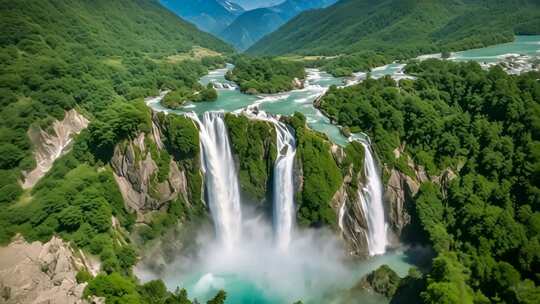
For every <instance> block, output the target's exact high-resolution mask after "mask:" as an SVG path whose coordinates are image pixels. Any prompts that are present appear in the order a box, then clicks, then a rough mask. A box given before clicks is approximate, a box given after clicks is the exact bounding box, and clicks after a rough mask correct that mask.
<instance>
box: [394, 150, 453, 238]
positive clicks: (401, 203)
mask: <svg viewBox="0 0 540 304" xmlns="http://www.w3.org/2000/svg"><path fill="white" fill-rule="evenodd" d="M402 150H403V148H398V149H396V150H395V151H394V154H395V155H396V158H399V157H407V164H408V167H409V169H410V170H408V171H409V175H407V174H405V173H403V172H400V171H399V170H397V169H395V168H394V169H391V170H388V169H386V170H387V172H389V176H390V177H389V178H388V182H387V184H386V188H385V191H384V202H385V209H386V211H387V222H388V224H389V228H390V233H389V236H390V241H391V243H393V244H397V243H399V239H400V238H401V236H402V233H403V231H404V229H405V228H406V226H407V225H408V224H410V221H411V216H410V214H409V212H410V210H412V208H414V205H413V202H412V200H413V198H414V196H415V195H416V194H417V193H418V190H419V189H420V186H421V185H422V183H424V182H428V181H431V182H433V183H435V184H438V185H440V186H441V189H442V191H443V194H444V193H446V189H447V188H448V184H449V182H450V181H451V180H452V179H454V178H455V177H456V174H455V173H454V171H453V170H452V169H450V168H447V169H446V170H444V171H443V172H441V174H440V175H438V176H429V175H428V174H427V173H426V171H425V169H424V167H423V166H420V165H417V164H415V163H414V162H413V161H412V160H411V159H410V158H409V157H408V156H407V155H404V154H403V151H402Z"/></svg>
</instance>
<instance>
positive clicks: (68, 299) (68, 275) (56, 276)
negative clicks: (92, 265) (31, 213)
mask: <svg viewBox="0 0 540 304" xmlns="http://www.w3.org/2000/svg"><path fill="white" fill-rule="evenodd" d="M85 268H87V266H86V265H85V263H84V261H83V259H81V258H79V257H77V255H76V254H75V252H74V251H73V250H72V249H71V247H70V246H69V245H68V244H67V243H65V242H64V241H62V240H61V239H59V238H57V237H53V238H52V239H51V240H50V241H49V242H47V243H45V244H43V243H41V242H34V243H31V244H29V243H27V242H25V241H24V240H22V239H18V240H15V241H14V242H12V243H11V244H10V245H9V246H7V247H0V303H7V304H11V303H13V304H15V303H17V304H20V303H57V304H68V303H69V304H73V303H86V301H84V300H81V297H82V294H83V290H84V288H85V287H86V283H82V284H79V283H77V280H76V279H75V276H76V274H77V271H78V270H81V269H85Z"/></svg>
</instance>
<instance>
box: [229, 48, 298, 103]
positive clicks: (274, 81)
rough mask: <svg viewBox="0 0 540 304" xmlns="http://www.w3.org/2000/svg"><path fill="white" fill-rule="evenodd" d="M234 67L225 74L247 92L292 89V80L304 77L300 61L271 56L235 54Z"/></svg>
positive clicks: (270, 91) (278, 91) (256, 92)
mask: <svg viewBox="0 0 540 304" xmlns="http://www.w3.org/2000/svg"><path fill="white" fill-rule="evenodd" d="M233 62H234V64H235V67H234V69H233V70H232V71H230V72H228V73H227V75H226V78H227V80H230V81H234V82H236V83H237V84H238V86H239V87H240V90H241V91H242V92H244V93H247V94H260V93H265V94H274V93H280V92H285V91H290V90H293V89H295V88H297V87H295V83H294V80H295V79H298V80H299V81H300V82H301V81H303V79H304V78H305V71H304V66H303V64H302V63H301V62H296V61H289V60H281V59H277V58H272V57H246V56H237V57H235V59H234V61H233Z"/></svg>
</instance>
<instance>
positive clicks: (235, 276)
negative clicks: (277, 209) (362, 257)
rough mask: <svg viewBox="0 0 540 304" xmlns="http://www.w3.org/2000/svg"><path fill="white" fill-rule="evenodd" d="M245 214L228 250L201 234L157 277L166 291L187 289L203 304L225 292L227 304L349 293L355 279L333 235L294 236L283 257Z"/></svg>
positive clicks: (264, 227)
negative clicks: (194, 246)
mask: <svg viewBox="0 0 540 304" xmlns="http://www.w3.org/2000/svg"><path fill="white" fill-rule="evenodd" d="M248 210H249V208H244V210H243V211H244V213H245V214H246V213H251V215H247V216H245V217H244V218H245V220H244V224H243V227H242V228H243V232H244V233H243V234H242V238H241V239H240V241H239V242H238V243H237V244H236V246H235V247H234V248H233V249H232V250H229V248H227V247H226V246H224V245H223V244H222V243H221V242H216V241H215V239H214V235H213V234H212V233H208V232H201V233H200V234H199V235H198V237H197V244H198V250H197V252H196V253H195V254H193V255H191V256H183V255H180V256H178V257H177V258H176V260H175V262H174V263H172V264H170V265H168V266H167V270H166V271H165V273H164V274H162V275H161V278H162V279H163V280H164V281H165V283H166V284H167V286H168V287H169V288H170V289H172V290H174V289H175V288H176V287H177V286H180V287H183V288H186V289H187V290H188V293H189V295H190V297H191V298H197V299H198V300H199V301H206V300H208V299H209V298H211V297H212V296H214V295H215V294H216V292H217V291H218V290H219V289H224V290H226V291H227V294H228V301H227V303H262V304H264V303H272V304H274V303H291V304H292V303H293V302H295V301H297V300H300V299H301V300H303V301H304V303H309V300H312V301H315V302H318V300H320V299H323V298H325V297H326V296H327V294H328V293H331V292H332V291H336V290H339V289H341V288H348V287H350V285H351V284H353V283H354V282H355V281H356V279H357V276H356V275H355V274H354V273H353V272H351V271H350V270H349V268H348V267H347V265H346V262H345V261H344V258H345V257H344V255H343V252H344V251H343V250H342V249H341V246H340V244H339V242H338V240H337V239H336V238H335V237H334V236H333V235H332V233H330V232H327V231H321V230H317V231H314V230H308V231H302V232H298V233H295V234H294V236H293V237H292V242H291V244H290V246H289V247H288V250H287V251H283V250H281V249H280V248H279V247H277V246H276V245H275V242H274V236H273V234H274V232H273V229H272V225H271V223H270V222H269V221H268V220H267V219H265V217H264V216H262V215H256V214H254V213H252V211H248Z"/></svg>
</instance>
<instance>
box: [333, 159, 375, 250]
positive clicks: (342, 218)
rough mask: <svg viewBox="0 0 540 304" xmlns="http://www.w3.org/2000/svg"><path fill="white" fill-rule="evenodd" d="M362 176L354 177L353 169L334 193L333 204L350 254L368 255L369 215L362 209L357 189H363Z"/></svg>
mask: <svg viewBox="0 0 540 304" xmlns="http://www.w3.org/2000/svg"><path fill="white" fill-rule="evenodd" d="M362 178H363V177H362V176H359V177H358V178H357V179H353V174H352V169H351V170H349V174H347V175H346V176H345V178H344V182H343V185H342V186H341V188H340V189H339V191H338V192H337V193H336V194H335V195H334V198H333V199H332V202H331V205H332V208H334V210H336V211H337V212H336V214H337V216H338V225H339V228H340V230H341V235H342V237H343V239H344V240H345V242H346V244H347V247H348V250H349V254H350V255H355V256H367V255H368V254H369V252H368V243H367V242H368V240H367V231H368V226H367V217H366V215H365V214H364V211H363V210H362V205H361V202H360V199H359V194H358V190H357V189H362V188H361V187H363V181H362Z"/></svg>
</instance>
